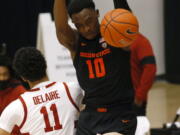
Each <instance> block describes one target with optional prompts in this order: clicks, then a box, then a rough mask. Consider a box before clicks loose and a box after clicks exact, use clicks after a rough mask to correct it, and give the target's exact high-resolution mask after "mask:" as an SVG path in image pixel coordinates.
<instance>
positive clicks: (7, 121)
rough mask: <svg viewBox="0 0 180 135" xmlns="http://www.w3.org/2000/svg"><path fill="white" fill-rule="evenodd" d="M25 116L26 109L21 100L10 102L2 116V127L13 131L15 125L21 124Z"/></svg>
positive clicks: (0, 120)
mask: <svg viewBox="0 0 180 135" xmlns="http://www.w3.org/2000/svg"><path fill="white" fill-rule="evenodd" d="M23 117H24V110H23V106H22V103H21V102H20V100H19V99H18V100H15V101H14V102H12V103H11V104H9V105H8V106H7V107H6V108H5V110H4V111H3V113H2V115H1V117H0V128H1V129H3V130H5V131H7V132H9V133H11V131H12V130H13V128H14V126H15V125H17V126H20V125H21V123H22V121H23Z"/></svg>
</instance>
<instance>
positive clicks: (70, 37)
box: [54, 0, 78, 52]
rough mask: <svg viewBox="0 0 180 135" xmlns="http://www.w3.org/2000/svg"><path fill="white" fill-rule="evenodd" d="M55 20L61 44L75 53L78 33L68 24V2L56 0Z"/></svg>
mask: <svg viewBox="0 0 180 135" xmlns="http://www.w3.org/2000/svg"><path fill="white" fill-rule="evenodd" d="M54 19H55V26H56V34H57V38H58V40H59V42H60V43H61V44H62V45H63V46H65V47H66V48H68V49H69V50H70V51H71V52H75V48H76V47H75V45H76V42H77V35H78V34H77V33H76V31H75V30H74V29H72V28H71V27H70V25H69V24H68V12H67V8H66V0H55V2H54Z"/></svg>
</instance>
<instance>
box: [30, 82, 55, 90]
mask: <svg viewBox="0 0 180 135" xmlns="http://www.w3.org/2000/svg"><path fill="white" fill-rule="evenodd" d="M55 83H56V82H52V83H50V84H48V85H46V86H45V87H46V88H49V87H51V86H53V85H54V84H55ZM38 90H40V88H34V89H31V90H30V92H33V91H38ZM28 92H29V91H28Z"/></svg>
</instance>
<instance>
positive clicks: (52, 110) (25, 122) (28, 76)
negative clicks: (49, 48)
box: [0, 47, 82, 135]
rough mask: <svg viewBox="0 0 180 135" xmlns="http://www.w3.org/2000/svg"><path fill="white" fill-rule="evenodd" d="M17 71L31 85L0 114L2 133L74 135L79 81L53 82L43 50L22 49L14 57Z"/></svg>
mask: <svg viewBox="0 0 180 135" xmlns="http://www.w3.org/2000/svg"><path fill="white" fill-rule="evenodd" d="M13 64H14V68H15V70H16V71H17V73H18V74H19V75H20V76H21V77H22V78H23V79H24V80H25V81H27V82H28V83H29V85H30V87H31V88H32V89H31V90H30V91H28V92H26V93H24V94H22V95H21V96H20V97H19V99H17V100H16V101H14V102H12V103H11V104H10V105H9V106H8V107H7V108H6V109H5V110H4V112H3V113H2V115H1V117H0V135H10V133H11V131H12V130H14V131H16V133H17V134H22V135H46V134H47V135H75V131H76V129H75V127H76V124H75V123H76V120H77V119H78V111H79V108H78V106H79V104H80V102H81V96H82V93H81V90H80V88H79V86H78V85H77V84H76V83H60V82H51V81H49V80H48V77H47V75H46V61H45V59H44V57H43V56H42V54H41V53H40V51H38V50H36V49H35V48H32V47H27V48H21V49H20V50H18V51H17V53H16V55H15V59H14V63H13Z"/></svg>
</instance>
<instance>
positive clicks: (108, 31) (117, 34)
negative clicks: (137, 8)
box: [100, 9, 139, 47]
mask: <svg viewBox="0 0 180 135" xmlns="http://www.w3.org/2000/svg"><path fill="white" fill-rule="evenodd" d="M100 31H101V35H102V37H103V38H104V40H105V41H106V42H107V43H108V44H109V45H112V46H114V47H127V46H129V45H131V43H132V42H133V41H134V40H135V39H136V37H137V34H138V31H139V24H138V20H137V18H136V17H135V16H134V15H133V14H132V13H131V12H130V11H128V10H125V9H114V10H111V11H109V12H107V13H106V14H105V16H104V18H103V20H102V22H101V25H100Z"/></svg>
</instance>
